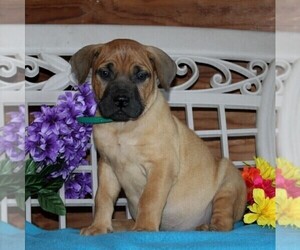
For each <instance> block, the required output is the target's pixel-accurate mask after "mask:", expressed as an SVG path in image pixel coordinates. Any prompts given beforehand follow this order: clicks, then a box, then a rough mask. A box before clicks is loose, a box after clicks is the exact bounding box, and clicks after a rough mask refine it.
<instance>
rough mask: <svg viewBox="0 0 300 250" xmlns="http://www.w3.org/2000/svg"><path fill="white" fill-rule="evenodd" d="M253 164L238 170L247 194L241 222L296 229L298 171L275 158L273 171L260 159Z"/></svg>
mask: <svg viewBox="0 0 300 250" xmlns="http://www.w3.org/2000/svg"><path fill="white" fill-rule="evenodd" d="M255 165H256V167H251V166H246V167H244V169H243V171H242V176H243V178H244V180H245V182H246V185H247V191H248V192H247V201H248V206H247V212H246V214H245V215H244V222H245V223H246V224H252V223H255V222H256V223H257V224H258V225H260V226H269V227H272V228H275V227H276V222H277V224H278V225H281V226H288V225H289V226H296V227H300V214H299V207H300V169H299V168H297V167H295V166H293V165H292V164H291V163H290V162H288V161H286V160H283V159H277V168H274V167H272V166H271V165H270V164H269V163H268V162H267V161H265V160H264V159H262V158H255Z"/></svg>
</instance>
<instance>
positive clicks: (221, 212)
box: [196, 159, 246, 231]
mask: <svg viewBox="0 0 300 250" xmlns="http://www.w3.org/2000/svg"><path fill="white" fill-rule="evenodd" d="M226 161H227V162H226ZM222 165H223V166H222ZM224 165H225V166H226V165H227V166H226V167H227V169H226V172H225V173H226V174H225V176H224V179H223V181H222V184H221V186H220V188H219V190H218V191H217V193H216V195H215V197H214V199H213V201H212V203H213V205H212V215H211V220H210V223H209V224H204V225H201V226H199V227H197V228H196V230H201V231H230V230H232V229H233V225H234V223H235V222H236V221H238V220H240V219H241V218H242V216H243V213H244V211H245V206H246V186H245V183H244V181H243V179H242V177H241V174H240V173H239V171H238V170H237V169H235V167H234V166H233V165H232V163H231V162H230V161H229V160H225V159H223V160H222V161H221V162H220V167H224Z"/></svg>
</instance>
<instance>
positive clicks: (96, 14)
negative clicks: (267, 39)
mask: <svg viewBox="0 0 300 250" xmlns="http://www.w3.org/2000/svg"><path fill="white" fill-rule="evenodd" d="M26 23H28V24H87V23H89V24H131V25H136V24H137V25H168V26H189V27H214V28H230V29H243V30H261V31H274V30H275V3H274V0H254V1H240V0H232V1H222V0H213V1H211V0H190V1H186V0H177V1H173V0H154V1H141V0H122V1H121V0H119V1H114V0H105V1H97V0H95V1H82V0H71V1H70V0H57V1H44V0H28V1H26Z"/></svg>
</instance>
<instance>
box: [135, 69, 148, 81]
mask: <svg viewBox="0 0 300 250" xmlns="http://www.w3.org/2000/svg"><path fill="white" fill-rule="evenodd" d="M148 77H149V73H148V72H146V71H143V70H141V71H139V72H137V73H136V79H137V80H138V81H139V82H143V81H145V80H146V79H147V78H148Z"/></svg>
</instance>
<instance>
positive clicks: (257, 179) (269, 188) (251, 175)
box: [242, 167, 275, 205]
mask: <svg viewBox="0 0 300 250" xmlns="http://www.w3.org/2000/svg"><path fill="white" fill-rule="evenodd" d="M242 176H243V178H244V180H245V182H246V186H247V201H248V204H250V205H252V204H253V202H254V200H253V189H254V188H261V189H263V190H264V191H265V194H266V197H269V198H270V199H271V198H273V197H274V196H275V187H274V186H273V181H272V180H265V179H263V178H262V176H261V174H260V170H259V169H257V168H254V167H245V168H244V169H243V172H242Z"/></svg>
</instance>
